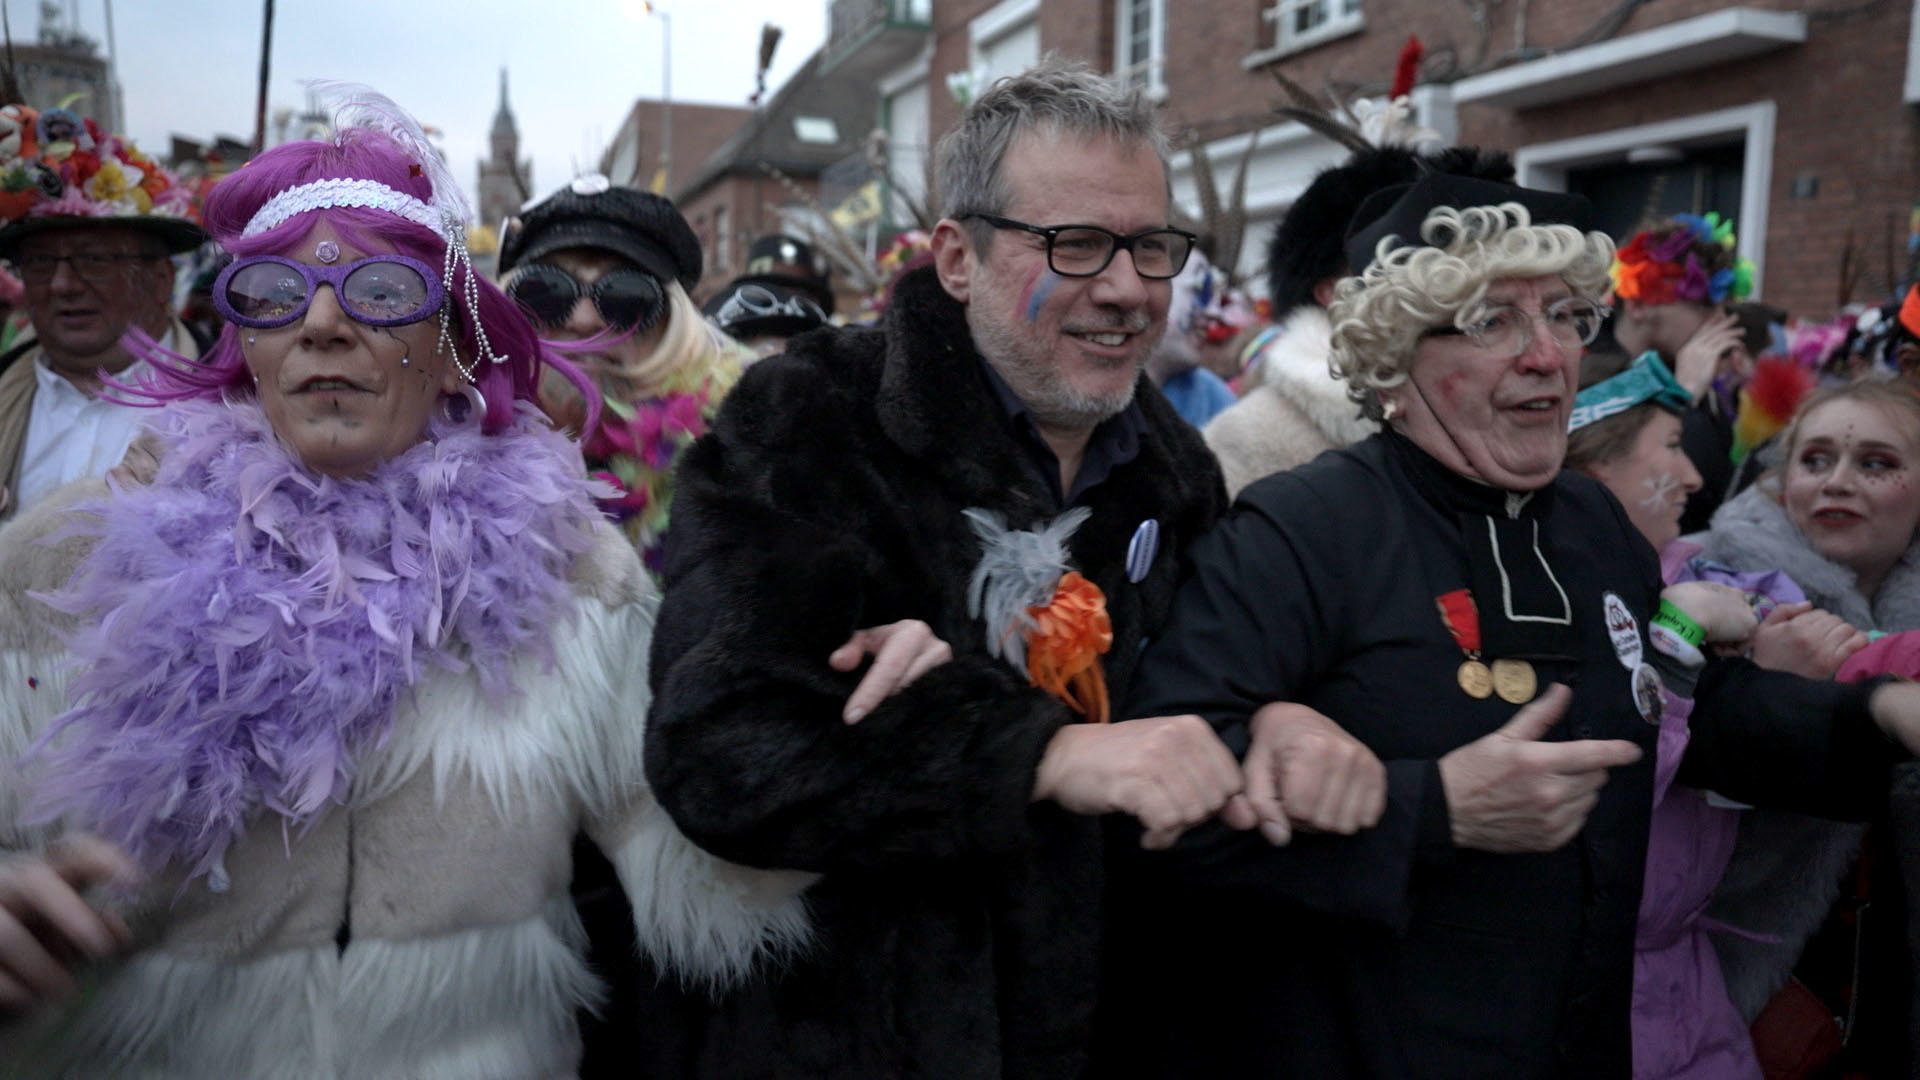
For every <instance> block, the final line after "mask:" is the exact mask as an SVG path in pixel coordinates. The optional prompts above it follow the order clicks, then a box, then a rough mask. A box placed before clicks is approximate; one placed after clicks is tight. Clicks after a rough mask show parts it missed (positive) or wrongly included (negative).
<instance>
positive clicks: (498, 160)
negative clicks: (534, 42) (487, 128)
mask: <svg viewBox="0 0 1920 1080" xmlns="http://www.w3.org/2000/svg"><path fill="white" fill-rule="evenodd" d="M487 143H488V148H489V149H490V150H491V151H492V153H490V154H489V155H488V157H487V160H485V161H482V162H481V163H480V183H479V191H478V193H479V196H480V220H481V222H482V223H484V224H487V225H498V224H499V223H500V220H501V219H502V218H504V217H506V216H507V215H509V214H512V213H514V211H515V210H516V209H517V208H518V207H519V206H520V204H521V203H523V202H525V201H526V200H527V199H528V198H530V197H531V196H532V193H533V163H532V162H530V161H522V160H520V128H519V126H518V125H517V124H515V123H514V122H513V107H512V106H511V105H509V104H507V69H506V68H504V67H503V68H501V69H500V108H499V110H498V111H496V112H495V113H494V114H493V130H492V132H491V133H490V135H489V137H488V139H487Z"/></svg>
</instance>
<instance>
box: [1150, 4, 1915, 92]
mask: <svg viewBox="0 0 1920 1080" xmlns="http://www.w3.org/2000/svg"><path fill="white" fill-rule="evenodd" d="M1134 3H1145V4H1146V5H1147V12H1148V15H1147V58H1146V59H1145V60H1142V61H1140V62H1139V63H1131V62H1129V61H1128V59H1127V52H1128V50H1127V45H1128V44H1129V42H1128V41H1127V30H1128V28H1129V27H1130V25H1131V20H1129V19H1128V18H1127V10H1126V9H1127V6H1128V5H1130V4H1134ZM1915 3H1920V0H1915ZM1141 75H1144V76H1145V78H1144V79H1143V80H1142V81H1141V83H1140V88H1141V90H1142V91H1143V92H1145V94H1146V95H1147V99H1148V100H1150V101H1154V102H1161V101H1165V100H1167V0H1113V76H1114V78H1115V79H1116V80H1118V81H1120V82H1122V83H1124V84H1126V85H1132V83H1133V80H1134V78H1135V77H1136V76H1141Z"/></svg>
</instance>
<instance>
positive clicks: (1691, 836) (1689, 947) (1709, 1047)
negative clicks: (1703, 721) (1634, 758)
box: [1633, 540, 1805, 1080]
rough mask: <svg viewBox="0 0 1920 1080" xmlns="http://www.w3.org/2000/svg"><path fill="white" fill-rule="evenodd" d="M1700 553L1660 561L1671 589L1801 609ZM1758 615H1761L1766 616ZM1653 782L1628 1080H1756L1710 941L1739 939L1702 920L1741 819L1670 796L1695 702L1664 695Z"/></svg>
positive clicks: (1796, 591)
mask: <svg viewBox="0 0 1920 1080" xmlns="http://www.w3.org/2000/svg"><path fill="white" fill-rule="evenodd" d="M1699 552H1700V547H1699V545H1697V544H1690V543H1687V542H1686V541H1683V540H1676V541H1674V542H1673V543H1672V544H1669V545H1668V546H1667V547H1666V549H1665V550H1664V551H1662V552H1661V553H1660V573H1661V578H1662V580H1664V581H1665V582H1666V583H1667V584H1669V585H1674V584H1678V583H1680V582H1683V581H1713V582H1718V583H1720V584H1723V585H1731V586H1733V587H1734V588H1736V589H1740V590H1743V591H1745V592H1748V593H1751V594H1756V595H1757V596H1759V597H1760V599H1761V605H1762V607H1763V608H1765V607H1768V606H1771V605H1773V604H1789V603H1798V602H1799V601H1801V600H1803V599H1805V597H1803V596H1802V595H1801V592H1800V588H1799V586H1797V585H1795V584H1794V583H1793V581H1792V580H1791V579H1789V578H1788V577H1787V576H1786V575H1785V574H1781V573H1778V572H1769V573H1761V574H1742V573H1735V572H1733V571H1731V570H1728V569H1727V568H1725V567H1723V566H1719V565H1717V564H1713V563H1708V562H1705V561H1703V560H1699V559H1697V558H1695V556H1697V555H1698V554H1699ZM1762 614H1764V611H1763V612H1762ZM1666 700H1667V705H1666V712H1665V714H1664V715H1663V716H1662V718H1661V721H1660V739H1659V747H1658V750H1657V751H1656V757H1655V764H1654V778H1653V822H1652V825H1651V833H1650V835H1649V836H1648V838H1647V873H1646V884H1645V886H1644V887H1643V889H1642V891H1641V894H1640V927H1639V931H1638V933H1637V934H1636V935H1635V940H1634V950H1635V951H1634V965H1633V1076H1634V1080H1681V1078H1684V1080H1760V1076H1761V1073H1760V1063H1759V1062H1758V1061H1756V1060H1755V1059H1754V1056H1753V1040H1752V1039H1751V1038H1750V1037H1749V1036H1748V1034H1747V1024H1746V1021H1745V1020H1743V1019H1741V1017H1740V1014H1739V1012H1738V1011H1737V1010H1735V1009H1734V1007H1733V1002H1731V1001H1729V1000H1728V999H1727V989H1726V985H1725V983H1724V982H1722V981H1721V978H1720V961H1719V958H1718V957H1717V956H1715V955H1714V951H1713V943H1712V942H1711V941H1709V940H1708V937H1707V935H1708V933H1709V932H1710V931H1716V930H1718V931H1722V932H1735V933H1737V932H1738V931H1737V930H1732V928H1729V927H1725V926H1722V925H1720V924H1718V923H1715V922H1714V921H1713V920H1711V919H1708V918H1706V917H1705V916H1704V915H1703V914H1702V913H1703V912H1704V911H1705V909H1706V906H1707V902H1708V901H1709V900H1711V899H1712V898H1713V891H1714V889H1715V888H1716V887H1718V885H1719V884H1720V876H1721V874H1722V873H1724V872H1725V871H1726V868H1727V860H1728V859H1729V858H1731V857H1732V855H1733V842H1734V838H1735V836H1736V835H1737V833H1738V831H1739V826H1740V812H1739V811H1738V810H1733V809H1728V808H1726V807H1724V806H1714V805H1710V804H1709V803H1708V801H1707V797H1706V794H1705V793H1704V792H1701V791H1696V790H1694V789H1693V788H1687V787H1676V786H1675V785H1674V783H1673V778H1674V776H1675V774H1676V773H1678V772H1679V770H1680V759H1681V758H1682V757H1684V756H1685V755H1686V750H1687V738H1688V734H1687V721H1688V718H1689V717H1690V716H1691V715H1692V713H1693V702H1692V701H1691V700H1690V699H1687V698H1681V697H1675V696H1674V695H1672V694H1668V695H1667V699H1666Z"/></svg>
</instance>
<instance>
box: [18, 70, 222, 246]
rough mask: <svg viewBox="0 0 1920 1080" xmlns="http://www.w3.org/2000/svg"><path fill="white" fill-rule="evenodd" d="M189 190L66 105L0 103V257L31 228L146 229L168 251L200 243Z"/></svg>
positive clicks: (201, 235) (201, 233)
mask: <svg viewBox="0 0 1920 1080" xmlns="http://www.w3.org/2000/svg"><path fill="white" fill-rule="evenodd" d="M198 216H199V207H198V206H197V204H196V202H195V199H194V193H193V191H192V190H191V189H190V188H188V187H187V186H186V185H185V184H183V183H181V182H180V180H179V178H178V177H176V176H174V175H173V173H171V172H169V171H168V170H167V169H165V168H162V167H161V165H160V164H159V162H156V161H154V160H153V159H152V158H150V157H148V156H146V155H145V154H143V153H141V152H140V151H139V150H138V149H136V148H135V147H134V145H133V142H132V141H131V140H128V139H124V138H121V137H120V136H118V135H110V134H107V133H106V132H103V131H101V130H100V128H99V126H98V125H96V124H95V123H94V122H93V121H92V120H89V119H84V118H82V117H81V116H80V115H78V114H77V113H75V112H73V111H71V110H69V109H48V110H46V111H45V112H36V111H35V110H33V109H31V108H28V107H27V106H25V105H8V106H5V107H4V108H0V257H9V256H11V255H12V254H13V253H14V251H15V249H17V248H18V247H19V246H20V242H21V241H22V240H24V239H26V238H27V237H29V236H32V235H34V234H35V233H41V232H47V231H50V230H54V229H72V228H84V227H86V226H90V225H119V226H132V227H134V228H138V229H144V230H146V231H148V232H150V233H152V234H153V235H154V236H156V237H158V238H159V239H160V241H161V242H162V243H163V244H165V245H166V247H167V250H168V251H170V252H175V253H178V252H183V251H192V250H193V249H194V248H196V247H199V246H200V245H201V244H202V243H205V242H206V239H207V234H206V233H205V232H204V231H203V230H202V229H201V228H200V226H199V224H198V222H197V220H196V219H197V218H198Z"/></svg>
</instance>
